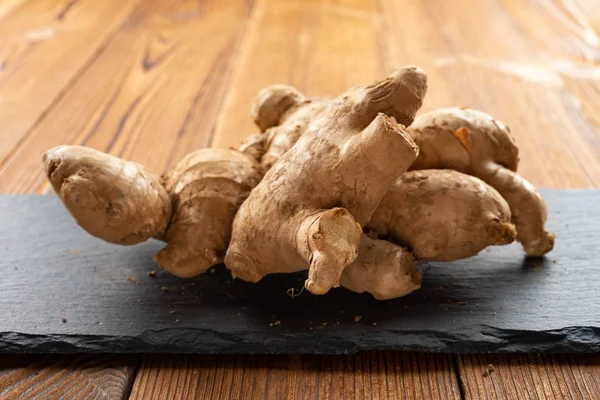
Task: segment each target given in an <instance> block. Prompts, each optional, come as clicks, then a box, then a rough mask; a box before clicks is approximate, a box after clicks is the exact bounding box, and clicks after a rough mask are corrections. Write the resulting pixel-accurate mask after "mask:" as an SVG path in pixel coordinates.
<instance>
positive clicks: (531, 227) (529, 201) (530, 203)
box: [482, 165, 556, 257]
mask: <svg viewBox="0 0 600 400" xmlns="http://www.w3.org/2000/svg"><path fill="white" fill-rule="evenodd" d="M491 168H493V169H492V170H491V171H489V172H487V173H486V174H484V175H482V179H484V180H485V181H486V182H488V183H489V184H490V185H491V186H493V187H495V188H497V189H498V192H500V194H501V195H502V197H504V199H506V201H507V202H508V204H511V205H513V204H514V205H518V206H511V212H512V222H513V223H514V224H515V226H516V227H517V233H518V234H517V240H518V241H519V242H521V243H522V244H523V249H524V250H525V253H526V254H527V255H528V256H531V257H541V256H543V255H544V254H546V253H548V252H549V251H550V250H552V248H553V247H554V239H555V238H556V235H555V234H554V233H552V232H548V231H547V230H546V229H545V228H544V224H545V223H546V217H547V214H548V212H547V210H546V203H545V202H544V199H543V198H542V195H541V194H540V192H538V190H537V189H536V188H535V187H534V186H533V185H532V184H531V183H529V182H528V181H527V180H525V179H524V178H522V177H521V176H519V175H518V174H516V173H515V172H513V171H511V170H509V169H506V168H502V167H501V166H498V165H495V166H492V167H491Z"/></svg>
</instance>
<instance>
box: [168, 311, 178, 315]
mask: <svg viewBox="0 0 600 400" xmlns="http://www.w3.org/2000/svg"><path fill="white" fill-rule="evenodd" d="M176 312H177V310H171V311H169V314H175V313H176Z"/></svg>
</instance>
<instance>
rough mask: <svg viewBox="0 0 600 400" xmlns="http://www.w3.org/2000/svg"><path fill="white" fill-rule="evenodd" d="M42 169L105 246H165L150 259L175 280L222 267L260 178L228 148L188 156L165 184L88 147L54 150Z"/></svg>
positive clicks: (81, 222)
mask: <svg viewBox="0 0 600 400" xmlns="http://www.w3.org/2000/svg"><path fill="white" fill-rule="evenodd" d="M44 163H45V167H46V173H47V175H48V179H49V180H50V182H51V183H52V186H53V187H54V190H55V191H56V193H57V194H58V195H59V197H60V198H61V200H62V201H63V203H64V204H65V207H66V208H67V209H68V210H69V212H70V213H71V214H72V215H73V217H74V218H75V220H76V221H77V223H78V224H79V225H80V226H81V227H82V228H83V229H85V230H86V231H87V232H88V233H90V234H92V235H93V236H96V237H98V238H100V239H103V240H105V241H107V242H110V243H117V244H125V245H130V244H136V243H140V242H143V241H145V240H148V239H149V238H152V237H154V238H157V239H160V240H164V241H167V245H166V247H165V248H164V249H162V250H161V251H160V252H159V253H158V254H157V255H156V256H155V260H156V261H157V262H158V264H159V265H161V266H162V267H163V268H165V269H166V270H168V271H169V272H171V273H173V274H174V275H177V276H179V277H190V276H194V275H198V274H201V273H203V272H205V271H206V270H207V269H208V268H210V267H211V266H213V265H215V264H218V263H220V262H222V261H223V257H224V255H225V250H226V249H227V245H228V244H229V239H230V236H231V225H232V223H233V217H234V215H235V213H236V211H237V209H238V207H239V206H240V204H241V203H242V202H243V201H244V199H245V198H246V197H247V195H248V193H249V192H250V190H251V189H252V188H253V187H254V186H255V185H256V184H257V183H258V181H259V180H260V178H261V177H262V173H261V172H260V168H259V166H258V163H257V162H256V160H254V159H253V158H252V157H250V156H248V155H246V154H243V153H240V152H238V151H236V150H229V149H202V150H198V151H196V152H193V153H191V154H189V155H188V156H186V157H185V158H184V159H183V160H181V162H179V163H178V164H177V165H176V166H175V167H174V168H173V169H172V170H171V171H169V172H168V173H166V174H165V175H164V177H163V179H162V180H159V179H158V178H156V177H155V176H153V175H152V174H151V173H150V172H148V171H147V170H146V169H144V167H142V166H141V165H139V164H137V163H134V162H131V161H125V160H122V159H120V158H117V157H113V156H110V155H108V154H105V153H102V152H100V151H97V150H93V149H90V148H86V147H79V146H59V147H56V148H54V149H51V150H49V151H48V152H47V153H46V154H45V155H44Z"/></svg>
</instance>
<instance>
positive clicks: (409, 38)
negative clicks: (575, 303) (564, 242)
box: [0, 0, 600, 399]
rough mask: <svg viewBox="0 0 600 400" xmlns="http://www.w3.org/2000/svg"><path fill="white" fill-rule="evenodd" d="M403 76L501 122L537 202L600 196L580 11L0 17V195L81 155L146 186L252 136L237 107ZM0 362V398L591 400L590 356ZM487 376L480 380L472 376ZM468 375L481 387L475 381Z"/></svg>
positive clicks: (342, 0)
mask: <svg viewBox="0 0 600 400" xmlns="http://www.w3.org/2000/svg"><path fill="white" fill-rule="evenodd" d="M408 63H411V64H417V65H419V66H421V67H422V68H423V69H424V70H425V71H426V72H427V73H428V76H429V93H428V96H427V99H426V101H425V104H424V107H423V110H424V111H426V110H430V109H434V108H437V107H443V106H449V105H460V106H471V107H475V108H481V109H483V110H485V111H487V112H489V113H491V114H493V115H494V116H496V117H497V118H498V119H501V120H503V121H504V122H506V123H507V124H508V125H509V126H510V127H511V129H512V132H513V134H514V136H515V138H516V140H517V142H518V144H519V147H520V149H521V164H520V167H519V168H520V172H521V173H522V174H523V175H524V176H525V177H526V178H527V179H529V180H531V182H532V183H534V184H536V185H538V186H545V187H555V188H571V187H576V188H597V187H600V112H599V111H600V2H598V1H595V0H587V1H586V0H577V1H576V0H562V1H560V0H545V1H538V0H481V1H474V0H421V1H411V0H254V1H251V0H246V1H244V0H228V1H219V0H201V1H192V0H189V1H188V0H119V1H114V0H106V1H95V0H4V1H0V105H1V107H0V192H3V193H35V192H37V193H46V192H48V191H49V186H48V184H47V183H46V181H45V179H44V175H43V171H42V168H41V161H40V157H41V154H42V153H43V152H44V151H45V150H46V149H48V148H50V147H52V146H55V145H58V144H83V145H87V146H91V147H94V148H97V149H100V150H103V151H107V152H109V153H111V154H115V155H118V156H121V157H124V158H128V159H131V160H135V161H138V162H141V163H144V164H146V165H148V166H149V167H150V169H152V170H153V171H155V172H157V173H160V172H162V171H164V170H165V169H166V168H168V167H169V166H171V165H173V163H174V162H176V161H177V160H178V159H180V158H181V157H182V156H183V155H184V154H186V153H187V152H189V151H191V150H194V149H197V148H201V147H205V146H210V145H212V146H220V147H223V146H237V145H238V144H239V143H240V142H241V141H242V140H243V138H244V137H245V136H246V135H248V134H250V133H253V132H255V131H256V129H255V128H254V126H253V124H252V121H251V119H250V115H249V104H250V101H251V99H252V98H253V96H254V95H255V93H256V92H257V91H258V90H259V89H260V88H261V87H262V86H265V85H267V84H270V83H287V84H291V85H294V86H296V87H298V88H299V89H300V90H301V91H303V92H304V93H306V94H307V95H310V96H319V95H328V94H336V93H339V92H341V91H343V90H344V89H346V88H348V87H349V86H352V85H356V84H362V83H366V82H369V81H371V80H373V79H376V78H380V77H382V76H384V75H386V74H388V73H390V72H391V71H392V70H393V69H395V68H397V67H398V66H401V65H404V64H408ZM138 361H139V358H138V357H133V356H122V357H113V356H103V357H94V356H64V357H60V356H27V357H23V356H1V357H0V398H1V399H15V398H27V399H30V398H45V399H46V398H48V399H51V398H59V397H60V396H61V395H62V396H64V398H77V399H88V398H111V399H112V398H127V397H128V396H129V394H130V391H131V397H133V398H136V399H146V398H149V399H152V398H156V399H163V398H215V399H216V398H232V399H238V398H244V399H245V398H257V397H259V398H337V399H346V398H357V399H358V398H365V397H366V398H374V399H375V398H392V399H405V398H407V399H408V398H414V399H421V398H440V399H453V398H469V399H486V398H498V399H505V398H519V399H521V398H524V399H528V398H531V399H562V398H582V399H593V398H598V396H599V395H600V378H599V377H600V360H599V359H598V357H597V356H589V357H583V356H578V357H572V356H538V355H530V356H521V355H501V356H500V355H482V356H463V355H461V356H457V355H447V356H442V355H435V356H434V355H419V354H406V353H397V352H373V353H361V354H359V355H356V356H336V357H327V356H322V357H317V356H280V357H266V356H247V357H241V356H237V357H215V356H190V357H188V356H144V357H142V358H141V362H138ZM490 364H491V365H493V369H494V370H493V371H492V372H489V373H486V370H487V369H488V365H490ZM484 375H486V376H484Z"/></svg>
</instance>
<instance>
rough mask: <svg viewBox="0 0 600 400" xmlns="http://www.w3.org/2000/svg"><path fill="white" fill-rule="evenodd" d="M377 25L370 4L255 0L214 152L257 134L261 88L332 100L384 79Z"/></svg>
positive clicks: (334, 0) (338, 0)
mask: <svg viewBox="0 0 600 400" xmlns="http://www.w3.org/2000/svg"><path fill="white" fill-rule="evenodd" d="M377 18H378V10H377V8H376V6H375V4H374V3H373V2H372V1H370V0H367V1H362V0H359V1H357V0H308V1H305V0H257V2H256V4H255V6H254V12H253V13H252V16H251V18H250V22H249V24H248V29H247V33H246V35H244V39H243V42H242V44H241V47H240V55H239V57H238V58H237V59H236V63H235V67H234V72H233V78H232V82H231V87H230V90H229V91H228V93H227V96H226V97H225V100H224V104H223V108H222V110H221V112H220V113H219V118H218V122H217V126H216V127H215V132H214V138H213V145H214V146H215V147H228V146H238V145H239V144H240V143H241V141H242V140H243V139H244V138H245V137H246V136H247V135H249V134H251V133H254V132H256V127H254V124H253V122H252V120H251V118H250V104H251V101H252V99H253V98H254V96H255V95H256V93H257V92H258V91H259V90H260V89H261V88H262V87H264V86H266V85H269V84H272V83H286V84H290V85H293V86H295V87H297V88H298V89H300V90H301V91H303V92H304V93H305V94H307V95H310V96H323V95H333V94H339V93H341V92H343V91H344V90H346V89H348V88H349V87H351V86H355V85H358V84H364V83H368V82H370V81H372V80H375V79H378V78H381V77H382V76H385V74H386V73H388V72H391V70H389V69H388V70H386V69H383V68H382V64H381V51H380V46H379V42H378V36H379V34H380V31H379V29H378V23H377V21H378V19H377Z"/></svg>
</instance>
